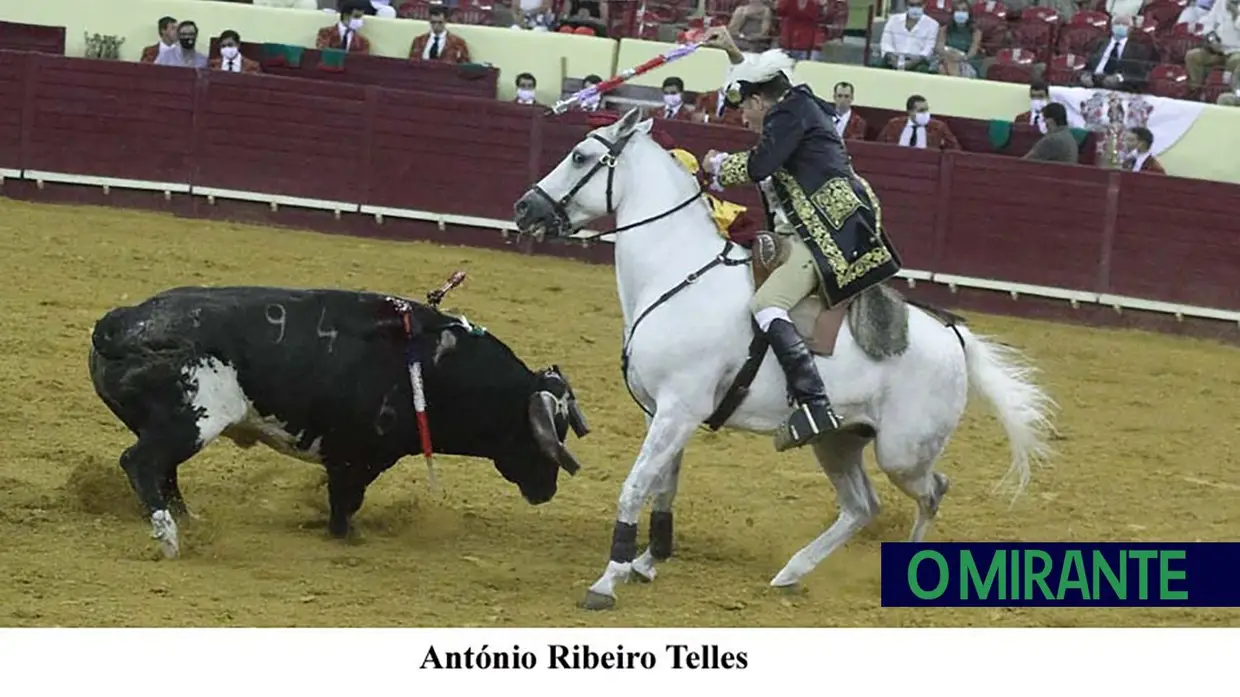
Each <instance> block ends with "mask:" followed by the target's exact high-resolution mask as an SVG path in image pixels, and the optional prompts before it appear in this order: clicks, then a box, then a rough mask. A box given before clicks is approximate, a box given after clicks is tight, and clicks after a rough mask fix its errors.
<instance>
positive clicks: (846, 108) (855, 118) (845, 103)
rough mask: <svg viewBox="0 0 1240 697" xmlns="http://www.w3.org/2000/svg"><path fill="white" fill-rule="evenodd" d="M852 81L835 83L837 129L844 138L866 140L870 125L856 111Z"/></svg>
mask: <svg viewBox="0 0 1240 697" xmlns="http://www.w3.org/2000/svg"><path fill="white" fill-rule="evenodd" d="M854 92H855V90H854V89H853V86H852V83H849V82H839V83H836V85H835V94H834V96H835V130H836V132H837V133H839V134H840V137H841V138H843V139H844V140H848V139H850V138H851V139H853V140H865V132H866V131H867V130H868V129H869V127H870V125H869V124H867V123H866V122H865V119H863V118H861V115H860V114H858V113H856V112H854V111H853V108H852V104H853V94H854Z"/></svg>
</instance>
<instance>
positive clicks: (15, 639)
mask: <svg viewBox="0 0 1240 697" xmlns="http://www.w3.org/2000/svg"><path fill="white" fill-rule="evenodd" d="M1141 612H1142V613H1143V615H1142V616H1143V617H1146V618H1152V615H1151V614H1150V611H1149V610H1143V611H1141ZM1058 617H1059V618H1060V620H1068V618H1069V617H1070V615H1068V614H1063V613H1061V614H1059V615H1058ZM586 618H587V616H585V615H583V621H586ZM927 618H928V617H927ZM1227 618H1228V615H1227V614H1220V615H1219V621H1220V622H1228V621H1229V620H1228V619H1227ZM603 619H607V620H608V621H614V622H623V621H624V616H623V615H610V616H606V618H604V617H603V616H600V617H599V620H600V621H602V620H603ZM1161 619H1162V620H1164V621H1169V622H1175V621H1176V619H1175V616H1174V615H1173V614H1164V615H1162V616H1161ZM1068 621H1070V620H1068ZM1231 621H1234V620H1231ZM1237 655H1240V630H1235V629H1212V630H1211V629H1203V630H1194V629H1166V630H1144V629H1129V630H1124V629H1067V630H1064V629H1045V630H1035V629H391V630H382V629H355V630H337V629H302V630H295V629H275V630H261V629H209V630H144V629H133V630H114V629H85V630H70V629H47V630H43V629H30V630H0V676H3V677H0V680H2V681H3V683H2V684H3V687H4V692H5V694H11V695H22V696H23V697H24V696H27V695H29V696H31V697H35V696H37V697H49V696H50V695H72V696H73V697H82V696H84V695H113V694H146V693H150V694H158V695H164V694H167V695H175V696H176V697H193V696H196V695H210V697H250V696H252V695H255V696H256V695H268V696H272V697H277V696H284V695H290V696H295V697H309V696H311V695H331V696H332V697H349V696H354V695H385V696H395V695H428V696H431V697H439V696H441V695H442V696H447V697H456V696H461V697H468V696H470V695H485V696H486V697H505V696H506V695H521V694H536V695H539V696H540V697H541V696H547V695H573V696H574V697H605V696H609V695H623V696H624V697H634V696H636V697H647V696H649V697H659V696H660V695H682V696H683V695H688V696H690V697H692V696H693V695H712V696H714V695H745V697H755V696H757V697H762V696H763V695H769V694H771V693H772V692H774V693H775V694H802V695H870V694H878V695H916V696H917V697H932V696H934V695H950V696H951V697H966V696H969V695H984V696H985V697H996V696H999V697H1014V696H1016V695H1026V694H1027V695H1037V697H1046V696H1047V695H1067V696H1070V697H1075V696H1076V695H1091V696H1093V695H1099V696H1108V695H1164V696H1165V695H1193V694H1229V693H1230V692H1232V691H1234V689H1233V687H1234V683H1235V672H1234V671H1235V658H1236V656H1237ZM1229 686H1232V687H1229ZM527 691H528V692H527Z"/></svg>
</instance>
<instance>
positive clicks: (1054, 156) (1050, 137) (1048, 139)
mask: <svg viewBox="0 0 1240 697" xmlns="http://www.w3.org/2000/svg"><path fill="white" fill-rule="evenodd" d="M1042 118H1043V121H1044V122H1045V123H1046V135H1044V136H1042V137H1041V138H1039V139H1038V142H1036V143H1034V144H1033V147H1032V148H1030V149H1029V152H1027V153H1025V157H1024V158H1023V159H1026V160H1037V161H1039V162H1065V163H1068V164H1076V163H1077V162H1079V161H1080V159H1081V149H1080V146H1079V145H1077V142H1076V136H1074V135H1072V130H1071V129H1069V128H1068V110H1067V109H1065V108H1064V105H1062V104H1060V103H1058V102H1051V103H1050V104H1047V105H1046V106H1045V107H1043V108H1042Z"/></svg>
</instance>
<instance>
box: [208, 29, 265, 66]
mask: <svg viewBox="0 0 1240 697" xmlns="http://www.w3.org/2000/svg"><path fill="white" fill-rule="evenodd" d="M211 69H212V70H223V71H224V72H226V73H259V72H262V67H261V66H259V64H258V61H256V60H250V59H249V58H246V57H245V56H243V55H241V35H240V34H238V33H237V32H235V31H233V30H232V29H228V30H227V31H225V32H223V33H222V34H220V57H219V58H212V59H211Z"/></svg>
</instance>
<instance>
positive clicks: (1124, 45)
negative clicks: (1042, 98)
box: [1080, 15, 1153, 91]
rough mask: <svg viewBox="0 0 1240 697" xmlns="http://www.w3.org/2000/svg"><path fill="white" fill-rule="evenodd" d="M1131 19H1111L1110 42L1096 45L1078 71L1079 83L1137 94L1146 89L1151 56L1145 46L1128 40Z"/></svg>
mask: <svg viewBox="0 0 1240 697" xmlns="http://www.w3.org/2000/svg"><path fill="white" fill-rule="evenodd" d="M1131 31H1132V17H1129V16H1127V15H1117V16H1116V17H1115V18H1114V19H1112V20H1111V40H1110V41H1106V42H1103V43H1101V44H1099V45H1098V48H1097V49H1095V50H1094V52H1093V54H1092V55H1090V57H1089V60H1088V61H1086V63H1085V69H1084V70H1082V71H1081V74H1080V80H1081V84H1082V85H1084V86H1085V87H1102V88H1106V89H1111V90H1130V91H1138V90H1140V89H1142V88H1143V87H1144V86H1145V83H1146V78H1147V76H1148V75H1149V72H1150V68H1151V67H1153V61H1152V60H1151V59H1152V56H1150V55H1149V52H1148V51H1147V50H1146V49H1145V47H1144V46H1143V45H1142V44H1141V43H1139V42H1137V41H1130V40H1129V39H1128V34H1129V32H1131Z"/></svg>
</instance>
